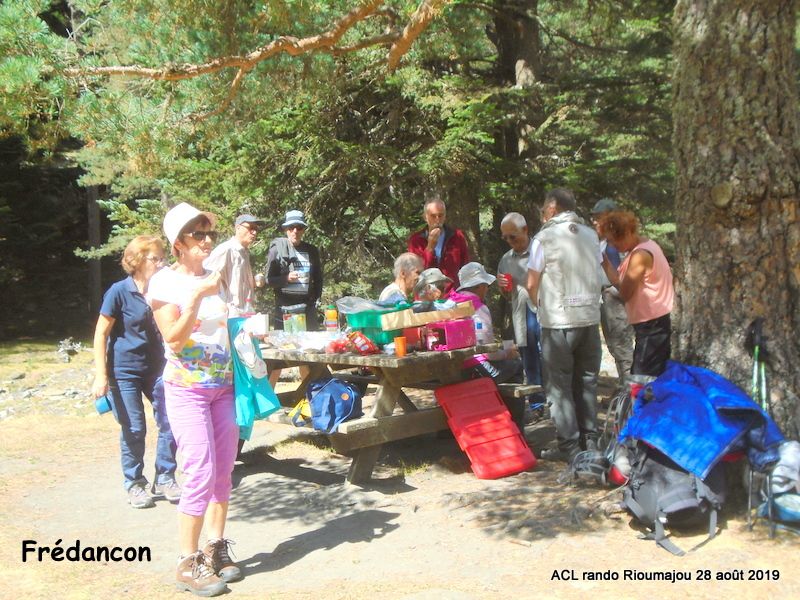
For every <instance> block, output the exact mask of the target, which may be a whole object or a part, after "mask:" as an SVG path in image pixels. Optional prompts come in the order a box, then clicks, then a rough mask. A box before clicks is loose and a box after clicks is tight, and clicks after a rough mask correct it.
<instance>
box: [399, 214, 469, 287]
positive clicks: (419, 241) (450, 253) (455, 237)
mask: <svg viewBox="0 0 800 600" xmlns="http://www.w3.org/2000/svg"><path fill="white" fill-rule="evenodd" d="M443 235H444V247H443V248H442V259H441V260H440V261H438V262H437V261H436V254H435V253H434V251H433V250H428V229H427V228H425V229H423V230H422V231H418V232H416V233H412V234H411V237H409V238H408V251H409V252H413V253H414V254H416V255H417V256H419V257H420V258H422V262H423V263H424V266H425V268H426V269H429V268H431V267H439V269H441V271H442V273H444V274H445V275H447V276H448V277H449V278H450V279H452V280H453V287H454V288H457V287H458V270H459V269H460V268H461V267H463V266H464V265H465V264H467V263H468V262H469V250H468V249H467V239H466V238H465V237H464V234H463V233H461V230H460V229H452V228H451V227H448V226H447V225H445V226H444V233H443Z"/></svg>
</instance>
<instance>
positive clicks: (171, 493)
mask: <svg viewBox="0 0 800 600" xmlns="http://www.w3.org/2000/svg"><path fill="white" fill-rule="evenodd" d="M150 494H151V495H152V496H153V497H155V498H165V499H166V500H167V501H169V502H172V503H173V504H175V503H177V502H178V500H180V499H181V486H180V485H178V482H177V481H175V478H174V477H173V478H172V479H169V480H168V481H166V482H164V483H154V484H153V487H151V488H150Z"/></svg>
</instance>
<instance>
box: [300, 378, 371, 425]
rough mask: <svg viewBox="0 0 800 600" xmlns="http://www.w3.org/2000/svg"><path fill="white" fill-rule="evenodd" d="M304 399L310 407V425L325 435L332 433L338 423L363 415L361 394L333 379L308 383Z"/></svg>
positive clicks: (339, 380) (344, 383)
mask: <svg viewBox="0 0 800 600" xmlns="http://www.w3.org/2000/svg"><path fill="white" fill-rule="evenodd" d="M306 398H307V399H308V403H309V404H310V405H311V425H312V426H313V427H314V429H316V430H318V431H324V432H325V433H334V432H335V431H336V429H337V428H338V427H339V423H342V422H343V421H347V420H348V419H355V418H358V417H360V416H361V415H362V414H364V413H363V412H362V410H361V393H360V392H359V391H358V390H356V389H355V388H354V387H353V386H352V385H350V384H349V383H347V382H345V381H342V380H341V379H336V378H335V377H330V378H327V379H317V380H316V381H312V382H311V383H309V384H308V388H307V389H306Z"/></svg>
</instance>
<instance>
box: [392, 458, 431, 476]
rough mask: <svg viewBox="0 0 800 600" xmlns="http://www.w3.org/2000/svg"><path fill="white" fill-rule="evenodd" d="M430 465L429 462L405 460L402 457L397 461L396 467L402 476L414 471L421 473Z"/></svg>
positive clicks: (411, 473)
mask: <svg viewBox="0 0 800 600" xmlns="http://www.w3.org/2000/svg"><path fill="white" fill-rule="evenodd" d="M430 466H431V463H430V462H425V461H420V462H416V461H413V462H406V461H405V460H403V459H402V458H401V459H400V460H399V461H398V465H397V468H398V469H399V471H400V473H401V474H402V476H403V477H408V476H409V475H413V474H415V473H423V472H425V471H427V470H428V469H429V468H430Z"/></svg>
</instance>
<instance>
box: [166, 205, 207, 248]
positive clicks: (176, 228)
mask: <svg viewBox="0 0 800 600" xmlns="http://www.w3.org/2000/svg"><path fill="white" fill-rule="evenodd" d="M200 215H205V217H206V218H207V219H208V220H209V222H210V223H211V227H214V226H215V225H216V224H217V217H216V216H214V215H213V214H212V213H210V212H206V211H202V210H197V209H196V208H195V207H194V206H192V205H191V204H187V203H186V202H181V203H180V204H178V205H177V206H173V207H172V208H170V209H169V211H167V214H166V215H164V233H165V234H166V236H167V239H168V240H169V245H170V246H173V247H174V246H175V242H176V241H177V239H178V234H179V233H180V232H181V229H183V228H184V227H186V224H187V223H189V222H190V221H192V220H193V219H196V218H197V217H199V216H200Z"/></svg>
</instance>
